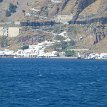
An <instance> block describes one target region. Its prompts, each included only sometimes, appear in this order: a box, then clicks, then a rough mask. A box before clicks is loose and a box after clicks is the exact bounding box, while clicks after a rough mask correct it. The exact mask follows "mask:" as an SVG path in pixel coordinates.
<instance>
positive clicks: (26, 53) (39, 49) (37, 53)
mask: <svg viewBox="0 0 107 107" xmlns="http://www.w3.org/2000/svg"><path fill="white" fill-rule="evenodd" d="M53 43H54V42H48V41H45V42H42V43H38V44H37V45H29V48H28V49H25V50H22V49H20V50H17V51H13V50H8V49H5V50H4V51H0V56H7V57H10V56H11V57H14V58H38V57H57V56H58V52H57V51H50V52H46V51H45V49H46V47H48V46H51V45H52V44H53Z"/></svg>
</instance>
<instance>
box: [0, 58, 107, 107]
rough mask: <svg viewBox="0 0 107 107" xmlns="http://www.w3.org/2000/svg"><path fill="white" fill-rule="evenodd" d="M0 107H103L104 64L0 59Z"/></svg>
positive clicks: (106, 104) (106, 90)
mask: <svg viewBox="0 0 107 107" xmlns="http://www.w3.org/2000/svg"><path fill="white" fill-rule="evenodd" d="M0 107H107V61H96V60H71V59H0Z"/></svg>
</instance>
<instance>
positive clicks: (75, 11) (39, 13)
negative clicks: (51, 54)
mask: <svg viewBox="0 0 107 107" xmlns="http://www.w3.org/2000/svg"><path fill="white" fill-rule="evenodd" d="M10 3H12V4H13V5H15V6H16V7H17V8H16V11H15V12H13V13H12V14H11V15H10V16H6V11H7V10H8V9H9V5H10ZM32 10H33V11H32ZM58 15H73V18H72V17H71V21H72V22H73V23H72V26H73V25H74V27H75V28H76V29H79V28H80V29H81V30H80V31H78V32H77V33H76V35H77V36H76V43H77V45H76V46H77V47H78V48H84V46H85V48H89V49H92V50H94V49H95V50H96V51H97V50H98V47H99V46H100V45H99V44H100V43H101V46H100V47H103V46H104V44H105V42H107V41H106V36H107V0H62V2H60V3H55V2H53V1H52V0H3V1H2V2H0V22H7V21H9V22H12V21H26V20H31V21H32V20H33V21H35V20H36V21H39V20H40V21H41V19H42V21H44V20H46V19H47V20H53V18H54V17H57V16H58ZM75 25H76V26H75ZM67 26H68V28H67V27H65V28H64V29H69V28H70V26H71V25H67ZM49 29H51V30H50V32H53V31H56V26H54V27H53V28H50V27H49ZM59 31H60V30H59ZM42 34H43V32H42ZM71 34H72V31H71ZM81 35H85V36H84V38H83V39H82V41H79V38H80V37H81ZM20 36H21V34H20ZM71 36H72V35H71ZM33 37H34V35H33ZM103 39H104V40H103ZM77 41H78V42H77ZM87 41H89V42H88V43H87ZM102 41H103V42H104V43H102ZM11 43H12V42H11ZM97 44H98V46H97ZM91 47H92V48H91ZM96 47H97V48H96Z"/></svg>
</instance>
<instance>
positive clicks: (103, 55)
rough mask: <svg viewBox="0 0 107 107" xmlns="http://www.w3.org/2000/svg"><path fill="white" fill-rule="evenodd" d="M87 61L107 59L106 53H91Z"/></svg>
mask: <svg viewBox="0 0 107 107" xmlns="http://www.w3.org/2000/svg"><path fill="white" fill-rule="evenodd" d="M87 59H107V53H100V54H98V53H91V54H89V55H88V57H87Z"/></svg>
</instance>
